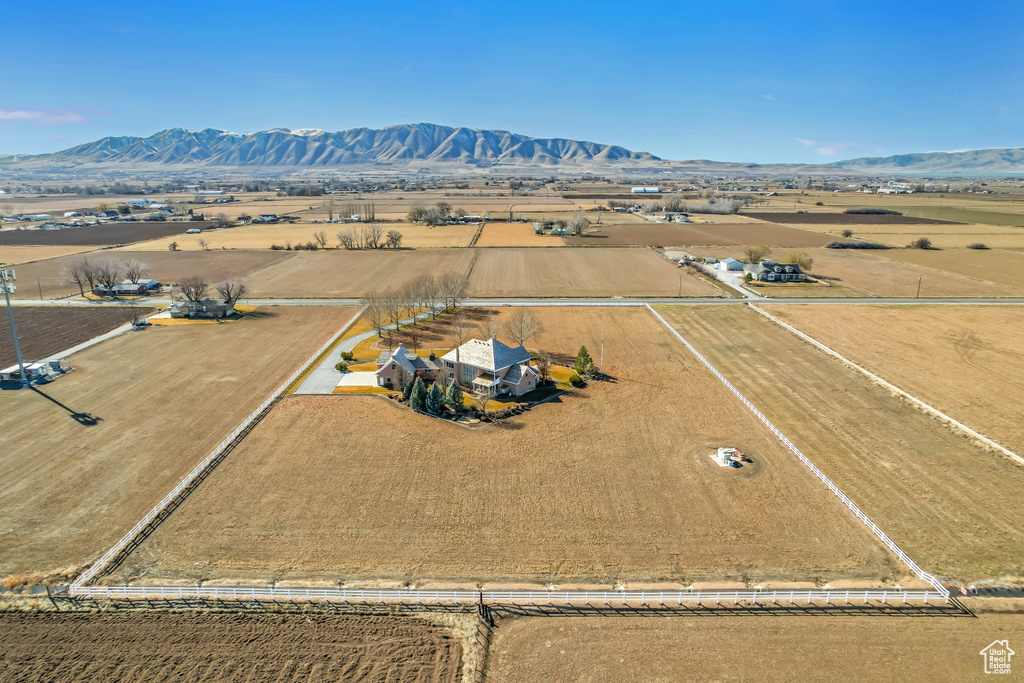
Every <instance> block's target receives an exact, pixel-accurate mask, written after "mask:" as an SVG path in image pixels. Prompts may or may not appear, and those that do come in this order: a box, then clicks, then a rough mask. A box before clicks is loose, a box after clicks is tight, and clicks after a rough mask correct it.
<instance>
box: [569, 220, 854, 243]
mask: <svg viewBox="0 0 1024 683" xmlns="http://www.w3.org/2000/svg"><path fill="white" fill-rule="evenodd" d="M833 239H836V238H835V237H833V236H830V235H823V234H822V233H819V232H815V231H812V230H801V229H799V228H790V227H788V226H785V225H776V224H774V223H762V222H757V221H750V222H747V223H707V224H701V223H644V224H642V225H593V226H591V227H590V228H589V229H588V230H587V232H586V233H585V234H584V235H582V236H581V237H566V238H565V242H566V244H570V245H573V246H591V247H600V246H608V247H611V246H621V245H642V246H662V247H668V246H673V247H676V246H685V245H695V244H706V245H712V246H714V245H721V246H729V245H744V244H768V245H771V246H779V247H822V246H824V245H825V244H827V243H828V242H830V241H832V240H833ZM839 241H841V242H842V241H845V240H843V239H842V238H839Z"/></svg>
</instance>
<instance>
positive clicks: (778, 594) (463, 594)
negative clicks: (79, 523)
mask: <svg viewBox="0 0 1024 683" xmlns="http://www.w3.org/2000/svg"><path fill="white" fill-rule="evenodd" d="M69 594H70V595H71V597H75V598H86V599H105V600H143V601H146V600H148V601H175V600H216V601H224V602H228V601H230V602H278V601H285V602H294V601H304V602H312V601H316V600H321V601H325V602H340V603H358V604H386V605H410V606H411V605H423V606H431V605H436V606H459V605H462V606H465V607H478V606H519V607H529V606H534V607H556V608H557V607H575V608H579V607H631V608H638V607H639V608H650V609H657V608H664V607H672V606H682V605H702V604H705V603H712V602H713V603H715V604H716V605H720V604H722V603H725V604H731V605H738V604H742V603H751V604H753V603H760V602H767V601H770V602H771V603H773V604H776V603H778V602H780V601H781V602H788V603H792V604H796V603H797V602H804V603H807V604H811V603H825V604H826V605H831V604H833V603H839V602H842V603H844V604H853V603H854V601H857V602H860V603H861V604H868V603H870V602H875V603H881V604H883V605H888V604H893V603H897V602H898V603H907V602H910V601H915V602H923V603H925V604H928V602H929V601H930V600H935V601H942V602H946V603H948V602H949V592H948V591H945V590H942V591H939V590H880V589H876V590H795V591H784V590H728V591H685V590H684V591H625V590H622V591H583V590H571V591H530V590H522V591H498V590H404V589H346V588H270V587H266V588H263V587H253V586H209V587H205V586H74V585H72V586H71V588H70V590H69Z"/></svg>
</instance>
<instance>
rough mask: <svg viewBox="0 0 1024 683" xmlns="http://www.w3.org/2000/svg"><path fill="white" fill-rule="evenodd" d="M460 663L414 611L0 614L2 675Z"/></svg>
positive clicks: (410, 674)
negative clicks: (398, 613)
mask: <svg viewBox="0 0 1024 683" xmlns="http://www.w3.org/2000/svg"><path fill="white" fill-rule="evenodd" d="M54 643H59V647H55V646H54ZM461 668H462V646H461V645H460V643H459V640H458V639H457V638H456V637H454V636H453V634H452V632H451V630H449V629H447V628H445V627H442V626H437V625H435V624H431V623H429V622H427V621H423V620H420V619H416V618H413V617H384V616H353V615H335V614H322V613H321V614H260V613H245V612H232V613H217V612H201V611H193V612H144V611H143V612H99V613H60V614H58V613H54V612H42V613H36V614H3V615H0V679H2V680H5V681H61V682H62V683H78V682H82V683H86V682H92V681H216V682H217V683H221V682H222V681H227V682H233V681H238V682H239V683H243V682H245V683H249V682H251V681H277V682H278V683H287V682H290V681H294V682H295V683H299V682H300V681H301V682H310V681H341V680H345V681H365V682H367V683H370V682H378V683H385V682H392V681H403V682H404V681H410V682H413V683H455V682H456V681H459V680H460V679H461Z"/></svg>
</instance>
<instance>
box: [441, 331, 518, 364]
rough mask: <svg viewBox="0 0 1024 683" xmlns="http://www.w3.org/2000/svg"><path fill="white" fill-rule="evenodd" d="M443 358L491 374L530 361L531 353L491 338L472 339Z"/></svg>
mask: <svg viewBox="0 0 1024 683" xmlns="http://www.w3.org/2000/svg"><path fill="white" fill-rule="evenodd" d="M456 352H458V353H456ZM456 355H457V356H458V357H456ZM442 358H443V360H450V361H452V362H455V361H458V362H460V363H465V364H466V365H472V366H473V367H475V368H481V369H484V370H488V371H490V372H497V371H498V370H501V369H503V368H507V367H508V366H510V365H514V364H516V363H524V362H527V361H529V360H530V352H529V351H527V350H526V349H525V348H524V347H522V346H516V347H511V346H508V345H506V344H502V343H501V342H500V341H498V340H497V339H495V338H494V337H491V338H490V339H488V340H486V341H484V340H483V339H470V340H469V341H468V342H466V343H465V344H463V345H462V346H460V347H459V348H458V349H453V350H452V351H449V352H448V353H446V354H445V355H444V356H442Z"/></svg>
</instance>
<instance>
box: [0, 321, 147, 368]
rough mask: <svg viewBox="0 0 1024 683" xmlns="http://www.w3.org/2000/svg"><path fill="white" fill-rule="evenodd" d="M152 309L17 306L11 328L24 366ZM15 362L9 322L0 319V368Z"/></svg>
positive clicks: (16, 360) (107, 330)
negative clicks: (12, 327) (16, 330)
mask: <svg viewBox="0 0 1024 683" xmlns="http://www.w3.org/2000/svg"><path fill="white" fill-rule="evenodd" d="M153 310H154V309H152V308H146V307H144V306H131V305H124V306H104V307H102V308H99V307H97V308H83V307H80V306H61V307H60V308H57V307H54V306H18V307H16V308H15V309H14V324H15V325H16V326H17V328H18V342H19V344H20V345H21V355H22V358H23V359H24V361H25V362H26V363H27V362H29V361H32V360H42V359H44V358H46V357H47V356H51V355H53V354H55V353H59V352H61V351H64V350H65V349H70V348H71V347H72V346H75V345H77V344H81V343H82V342H84V341H88V340H90V339H92V338H93V337H96V336H98V335H101V334H103V333H105V332H109V331H110V330H112V329H114V328H115V327H119V326H120V325H123V324H125V323H129V322H131V321H132V316H134V315H135V314H139V315H146V314H148V313H152V312H153ZM17 362H18V359H17V357H16V356H15V353H14V344H12V343H11V321H10V319H9V317H8V316H7V315H6V314H4V315H0V368H6V367H7V366H8V365H14V364H15V363H17Z"/></svg>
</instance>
